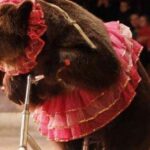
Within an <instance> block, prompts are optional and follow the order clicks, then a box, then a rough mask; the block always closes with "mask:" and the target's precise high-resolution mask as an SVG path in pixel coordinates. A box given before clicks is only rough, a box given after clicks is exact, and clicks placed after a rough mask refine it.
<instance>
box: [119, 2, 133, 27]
mask: <svg viewBox="0 0 150 150" xmlns="http://www.w3.org/2000/svg"><path fill="white" fill-rule="evenodd" d="M130 15H131V7H130V3H129V2H128V1H126V0H122V1H120V5H119V13H118V19H119V20H120V22H121V23H124V24H125V25H128V26H129V25H130V21H129V18H130Z"/></svg>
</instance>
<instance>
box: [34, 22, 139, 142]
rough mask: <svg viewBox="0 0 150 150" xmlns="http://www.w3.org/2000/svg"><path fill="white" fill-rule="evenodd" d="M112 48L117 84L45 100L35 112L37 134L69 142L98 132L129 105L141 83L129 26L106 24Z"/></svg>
mask: <svg viewBox="0 0 150 150" xmlns="http://www.w3.org/2000/svg"><path fill="white" fill-rule="evenodd" d="M105 25H106V28H107V30H108V33H109V36H110V39H111V42H112V46H113V48H114V50H115V52H116V55H117V57H118V59H119V61H120V63H121V66H122V71H121V75H120V78H119V81H118V82H117V83H116V84H115V85H113V86H112V87H110V88H108V89H107V90H103V91H99V92H91V91H88V90H84V89H79V88H76V89H74V90H73V91H71V92H70V93H67V94H66V95H65V94H63V95H59V96H57V97H55V98H51V99H50V100H47V101H46V102H45V103H44V104H43V105H42V106H40V107H39V108H37V109H36V110H35V112H34V115H33V116H34V120H35V121H36V122H37V123H38V126H39V131H40V133H41V134H42V135H44V136H46V137H47V138H48V139H50V140H55V141H60V142H62V141H70V140H74V139H78V138H81V137H84V136H86V135H88V134H91V133H93V132H94V131H96V130H99V129H101V128H102V127H104V126H105V125H107V124H108V123H109V122H111V121H112V120H113V119H114V118H116V117H117V116H118V115H119V114H120V113H121V112H122V111H124V110H125V109H126V108H127V107H128V106H129V105H130V103H131V102H132V100H133V98H134V96H135V95H136V92H135V89H136V88H137V86H138V84H139V82H140V76H139V74H138V72H137V61H138V59H139V55H140V52H141V50H142V46H141V45H140V44H139V43H137V42H136V41H134V40H133V39H132V35H131V32H130V30H129V28H128V27H126V26H124V25H122V24H120V23H119V22H110V23H106V24H105Z"/></svg>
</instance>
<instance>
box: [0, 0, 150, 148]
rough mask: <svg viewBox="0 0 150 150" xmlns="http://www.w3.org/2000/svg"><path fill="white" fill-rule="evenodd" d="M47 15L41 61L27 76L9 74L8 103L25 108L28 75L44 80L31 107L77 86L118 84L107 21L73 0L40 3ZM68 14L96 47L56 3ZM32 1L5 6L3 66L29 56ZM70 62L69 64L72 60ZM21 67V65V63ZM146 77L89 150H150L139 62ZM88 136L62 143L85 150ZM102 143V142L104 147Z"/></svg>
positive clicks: (0, 33)
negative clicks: (26, 53) (106, 25)
mask: <svg viewBox="0 0 150 150" xmlns="http://www.w3.org/2000/svg"><path fill="white" fill-rule="evenodd" d="M36 3H39V4H40V6H41V8H42V10H43V13H44V19H45V24H46V25H47V30H46V32H45V33H44V34H43V35H42V40H43V41H44V43H45V45H44V47H43V49H42V51H41V52H40V53H39V55H38V56H37V58H36V62H37V63H36V65H35V66H34V67H33V68H32V69H31V70H30V71H28V72H25V73H20V74H17V75H14V76H13V75H11V74H9V75H8V73H7V71H5V72H6V73H5V75H4V81H3V82H4V86H5V91H6V93H7V95H8V97H9V99H11V100H13V101H14V102H15V103H18V104H23V102H24V95H25V89H26V77H27V75H28V74H31V75H32V76H36V75H41V74H42V75H44V77H45V78H44V79H43V80H41V81H39V83H38V84H37V85H33V86H32V89H31V96H30V99H31V107H36V106H40V105H42V104H43V103H44V102H45V99H46V98H47V97H56V96H57V95H61V94H64V93H67V92H68V91H69V90H71V89H72V88H73V87H80V88H83V89H86V90H89V91H96V92H98V91H100V90H103V89H109V88H110V87H112V86H114V85H115V84H116V83H117V82H118V80H119V77H120V74H121V70H122V69H121V68H122V66H121V64H120V61H119V59H118V57H117V54H116V52H115V50H114V48H113V47H112V44H111V40H110V37H109V34H108V31H107V29H106V27H105V25H104V23H103V22H102V21H101V20H100V19H98V18H97V17H95V16H94V15H92V14H91V13H89V12H88V11H86V10H85V9H83V8H82V7H80V6H79V5H77V4H75V3H74V2H71V1H68V0H49V1H48V2H44V1H41V0H37V1H36ZM49 4H54V5H56V6H59V7H60V8H61V9H63V10H64V11H66V12H67V13H68V14H69V16H70V17H71V18H73V20H75V21H76V22H77V24H79V26H80V27H81V28H82V29H83V30H84V32H85V34H86V35H87V36H88V37H89V38H90V40H91V41H92V42H93V43H94V45H95V46H96V48H92V47H90V46H89V45H88V43H87V42H86V41H85V39H84V38H83V37H82V36H81V35H80V34H79V32H78V31H77V30H76V29H75V28H74V26H73V25H72V24H71V23H70V22H68V20H67V19H66V18H65V17H64V14H63V13H62V11H60V10H59V9H56V7H54V6H53V5H49ZM32 10H33V3H32V2H30V1H25V2H23V3H21V4H17V5H15V4H12V3H5V4H1V5H0V38H1V40H0V64H3V66H4V64H7V65H9V66H10V67H12V66H15V65H16V63H17V62H18V61H17V60H18V59H19V58H20V56H22V55H25V48H26V47H27V45H28V44H29V40H30V39H29V37H28V34H27V32H28V26H29V18H30V15H31V12H32ZM68 60H69V61H68ZM18 65H19V64H18ZM137 66H138V72H139V74H140V76H141V78H142V80H141V82H140V84H139V85H138V88H137V89H136V96H135V98H134V100H133V101H132V103H131V104H130V106H129V107H128V108H126V110H125V111H123V112H122V113H121V114H120V115H119V114H118V116H116V118H113V121H109V123H107V124H106V125H105V126H104V127H103V128H100V129H99V130H96V132H94V131H93V134H89V136H90V137H91V138H92V137H94V138H95V137H96V141H97V142H96V144H95V143H94V144H91V145H89V149H90V150H94V149H96V150H100V149H101V148H102V146H103V147H104V149H106V150H148V149H149V148H150V96H149V93H150V80H149V77H148V75H147V73H146V72H145V70H144V68H143V67H142V65H141V64H140V62H138V64H137ZM83 138H84V137H81V138H79V139H78V138H76V139H75V140H73V141H68V142H63V144H64V146H65V148H64V149H66V150H67V149H68V150H81V149H82V143H83ZM99 143H100V144H99Z"/></svg>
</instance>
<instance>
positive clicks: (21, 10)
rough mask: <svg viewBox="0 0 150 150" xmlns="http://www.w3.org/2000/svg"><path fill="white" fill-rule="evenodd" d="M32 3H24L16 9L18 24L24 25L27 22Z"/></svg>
mask: <svg viewBox="0 0 150 150" xmlns="http://www.w3.org/2000/svg"><path fill="white" fill-rule="evenodd" d="M32 7H33V3H32V2H31V1H25V2H23V3H22V4H20V5H19V6H18V8H17V20H18V21H19V22H18V23H19V24H22V25H26V23H27V22H28V19H29V16H30V13H31V11H32Z"/></svg>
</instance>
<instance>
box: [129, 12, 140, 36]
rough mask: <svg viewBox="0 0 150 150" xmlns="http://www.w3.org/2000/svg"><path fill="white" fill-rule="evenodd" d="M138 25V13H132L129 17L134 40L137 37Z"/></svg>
mask: <svg viewBox="0 0 150 150" xmlns="http://www.w3.org/2000/svg"><path fill="white" fill-rule="evenodd" d="M139 24H140V17H139V14H138V13H133V14H131V16H130V27H131V31H132V34H133V38H134V39H136V38H137V35H138V29H139Z"/></svg>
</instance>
